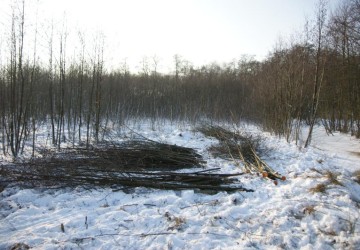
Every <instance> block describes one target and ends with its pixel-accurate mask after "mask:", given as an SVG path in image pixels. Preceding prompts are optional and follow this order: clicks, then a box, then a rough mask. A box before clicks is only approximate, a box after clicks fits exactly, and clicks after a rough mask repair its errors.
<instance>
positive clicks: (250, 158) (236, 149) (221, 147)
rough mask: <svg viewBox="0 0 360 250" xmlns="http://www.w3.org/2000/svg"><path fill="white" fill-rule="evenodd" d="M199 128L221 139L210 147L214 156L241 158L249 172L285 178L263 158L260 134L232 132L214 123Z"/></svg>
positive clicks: (268, 176)
mask: <svg viewBox="0 0 360 250" xmlns="http://www.w3.org/2000/svg"><path fill="white" fill-rule="evenodd" d="M197 130H198V131H199V132H201V133H203V134H204V135H205V136H208V137H213V138H216V139H217V140H218V141H219V143H218V144H216V145H213V146H211V147H210V148H209V151H210V153H211V154H212V155H213V156H215V157H220V158H224V159H230V160H234V161H236V160H240V161H241V162H242V163H243V166H244V168H245V170H246V171H248V172H253V173H254V172H255V173H260V174H261V175H262V176H263V177H266V178H270V179H272V180H276V179H281V180H285V177H284V176H281V175H280V174H279V173H277V172H276V171H274V170H273V169H272V168H271V167H269V166H268V165H267V164H266V162H265V161H264V160H262V159H261V154H264V153H265V151H266V149H264V148H263V147H261V138H260V137H259V136H253V135H249V134H246V133H241V132H239V131H236V132H232V131H229V130H226V129H224V128H222V127H220V126H213V125H203V126H201V127H199V128H198V129H197ZM275 184H277V182H275Z"/></svg>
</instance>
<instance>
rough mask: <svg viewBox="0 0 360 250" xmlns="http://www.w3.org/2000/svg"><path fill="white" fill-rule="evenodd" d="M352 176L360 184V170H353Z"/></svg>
mask: <svg viewBox="0 0 360 250" xmlns="http://www.w3.org/2000/svg"><path fill="white" fill-rule="evenodd" d="M353 177H354V178H355V181H356V182H357V183H358V184H360V170H358V171H355V172H354V173H353Z"/></svg>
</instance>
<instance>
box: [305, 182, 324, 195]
mask: <svg viewBox="0 0 360 250" xmlns="http://www.w3.org/2000/svg"><path fill="white" fill-rule="evenodd" d="M327 189H328V186H327V185H325V184H324V183H319V184H317V185H316V186H315V187H313V188H310V189H309V191H310V192H312V193H325V192H326V190H327Z"/></svg>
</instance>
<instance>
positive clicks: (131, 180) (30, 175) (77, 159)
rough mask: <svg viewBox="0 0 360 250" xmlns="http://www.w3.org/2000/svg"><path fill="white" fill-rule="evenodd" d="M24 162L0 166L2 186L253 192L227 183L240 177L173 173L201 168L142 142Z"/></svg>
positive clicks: (195, 160)
mask: <svg viewBox="0 0 360 250" xmlns="http://www.w3.org/2000/svg"><path fill="white" fill-rule="evenodd" d="M42 154H43V157H41V158H35V159H32V160H31V161H29V162H25V163H16V164H15V163H14V164H13V165H4V166H0V174H1V176H2V178H1V179H0V182H2V183H5V184H6V183H16V185H23V186H26V187H76V186H86V187H96V186H107V187H112V188H114V189H119V188H123V187H149V188H157V189H172V190H182V189H195V190H201V191H252V190H248V189H245V188H243V187H241V186H239V185H237V184H236V182H237V179H236V178H231V177H233V176H237V175H241V173H239V174H211V173H209V172H212V171H215V170H218V169H210V170H202V171H195V172H187V173H179V172H175V170H180V169H186V168H187V169H189V168H195V167H197V168H199V167H204V164H205V163H206V162H205V161H204V160H203V159H202V156H201V155H199V154H198V153H196V151H195V150H194V149H191V148H186V147H180V146H176V145H169V144H165V143H160V142H155V141H151V140H145V139H141V140H140V139H137V140H131V141H126V142H123V143H114V142H106V143H102V144H98V145H96V146H92V147H91V148H83V147H74V148H66V149H62V150H60V151H58V152H53V151H43V152H42Z"/></svg>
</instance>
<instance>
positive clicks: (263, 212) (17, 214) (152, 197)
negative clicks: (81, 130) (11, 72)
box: [0, 125, 360, 249]
mask: <svg viewBox="0 0 360 250" xmlns="http://www.w3.org/2000/svg"><path fill="white" fill-rule="evenodd" d="M240 129H245V130H246V131H250V132H251V133H254V134H260V135H261V136H262V137H263V138H264V143H265V144H266V146H267V147H268V148H269V149H271V150H270V151H269V152H270V153H269V154H268V156H266V157H265V158H263V159H264V160H265V161H266V162H267V163H268V165H269V166H271V167H272V168H274V169H275V170H276V171H278V172H279V173H281V174H282V175H285V176H286V177H287V180H286V181H279V183H278V185H275V184H274V183H273V181H271V180H269V179H264V178H262V177H261V176H258V175H256V174H246V175H242V176H239V177H237V178H239V181H240V182H241V183H242V184H243V186H244V187H245V188H250V189H254V190H255V192H253V193H246V192H237V193H226V192H220V193H217V194H203V193H197V192H194V191H192V190H186V191H166V190H153V189H145V188H135V189H129V190H126V191H113V190H111V189H110V188H107V189H96V190H84V189H82V188H78V189H71V190H70V189H68V190H55V189H54V190H41V189H20V188H16V187H11V188H9V187H8V188H5V189H4V190H3V191H2V192H1V193H0V249H11V247H12V246H14V245H15V244H17V243H19V244H20V243H23V244H26V246H29V247H30V248H33V249H360V209H359V208H360V185H359V184H358V183H357V182H356V181H358V180H357V179H356V178H355V177H354V175H353V173H354V172H355V171H358V170H360V141H359V140H357V139H355V138H354V137H350V136H348V135H343V134H339V133H336V134H334V135H331V136H327V135H326V133H325V131H324V130H323V129H322V128H320V127H319V128H316V130H315V133H314V139H313V145H312V146H311V147H310V148H308V149H303V148H299V147H298V146H296V145H295V144H288V143H286V141H285V140H283V139H279V138H277V137H274V136H271V135H269V134H268V133H262V132H260V131H259V130H258V129H257V128H255V127H252V126H246V127H243V128H240ZM134 130H136V131H137V132H139V133H141V134H142V135H144V136H145V137H147V138H149V139H152V140H156V141H161V142H166V143H170V144H176V145H180V146H185V147H191V148H194V149H196V150H197V151H198V152H199V153H200V154H201V155H202V156H203V157H204V159H205V160H206V161H207V166H206V168H221V171H220V172H221V173H236V172H242V171H243V169H242V168H241V167H240V168H239V166H238V165H237V164H236V163H234V162H232V161H227V160H223V159H220V158H213V157H212V156H211V155H210V154H209V152H208V151H207V148H208V147H209V146H211V145H212V144H215V143H217V141H216V140H215V139H210V138H206V137H204V135H202V134H201V133H199V132H194V131H193V129H192V127H190V126H186V125H164V126H157V127H155V129H154V128H152V126H146V125H143V126H142V127H140V126H138V125H137V126H136V127H134ZM122 132H125V133H126V131H122ZM39 138H40V137H39ZM43 139H44V143H45V141H46V136H44V138H43ZM2 161H3V162H4V161H6V159H2ZM329 171H330V172H329ZM334 179H335V181H334ZM320 187H322V188H323V190H320V191H321V192H319V190H318V189H317V188H320ZM18 246H20V245H18ZM23 246H25V245H23Z"/></svg>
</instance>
